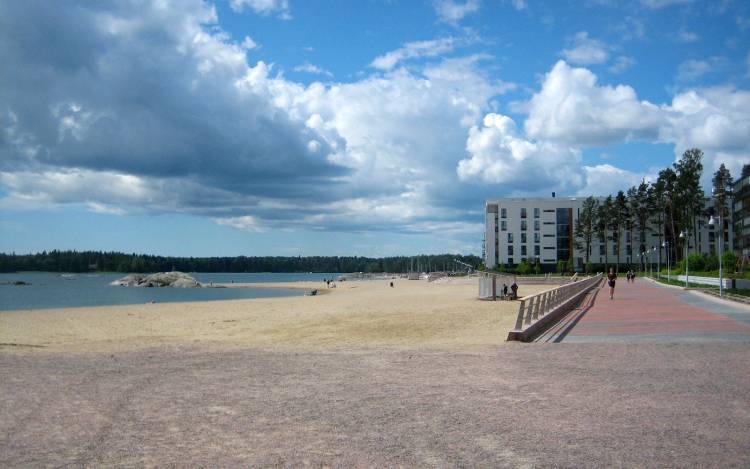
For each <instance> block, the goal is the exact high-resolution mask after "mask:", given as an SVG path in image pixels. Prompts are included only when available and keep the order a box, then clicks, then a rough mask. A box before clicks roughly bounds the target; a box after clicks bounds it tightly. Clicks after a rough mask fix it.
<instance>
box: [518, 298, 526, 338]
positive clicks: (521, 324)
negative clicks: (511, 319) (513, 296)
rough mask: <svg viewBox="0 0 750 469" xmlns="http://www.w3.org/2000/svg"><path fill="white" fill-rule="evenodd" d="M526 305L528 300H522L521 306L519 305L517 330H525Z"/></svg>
mask: <svg viewBox="0 0 750 469" xmlns="http://www.w3.org/2000/svg"><path fill="white" fill-rule="evenodd" d="M525 304H526V300H521V304H520V305H518V317H517V318H516V330H517V331H520V330H521V329H523V307H524V305H525Z"/></svg>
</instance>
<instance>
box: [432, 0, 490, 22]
mask: <svg viewBox="0 0 750 469" xmlns="http://www.w3.org/2000/svg"><path fill="white" fill-rule="evenodd" d="M433 7H434V8H435V13H437V15H438V18H440V20H441V21H445V22H446V23H450V24H456V23H458V22H459V21H461V20H462V19H463V18H464V17H465V16H466V15H468V14H469V13H474V12H476V11H479V0H466V1H465V2H460V1H456V0H435V1H434V2H433Z"/></svg>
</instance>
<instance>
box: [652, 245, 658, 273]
mask: <svg viewBox="0 0 750 469" xmlns="http://www.w3.org/2000/svg"><path fill="white" fill-rule="evenodd" d="M651 252H652V253H653V254H654V260H653V261H651V265H652V266H653V262H654V261H656V246H651ZM656 271H657V272H658V271H659V266H658V265H657V266H656ZM651 276H652V277H653V276H654V268H653V267H651Z"/></svg>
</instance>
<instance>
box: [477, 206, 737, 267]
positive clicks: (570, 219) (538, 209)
mask: <svg viewBox="0 0 750 469" xmlns="http://www.w3.org/2000/svg"><path fill="white" fill-rule="evenodd" d="M597 199H598V200H599V202H600V203H601V202H603V201H604V200H605V198H604V197H597ZM584 200H585V197H541V198H537V197H524V198H504V199H493V200H488V201H487V202H486V204H485V265H486V266H487V267H488V268H495V267H497V266H506V267H513V266H515V265H517V264H519V263H521V262H523V261H526V262H528V263H530V264H535V263H539V264H541V266H542V269H543V270H544V271H550V270H553V269H554V268H555V266H556V265H557V263H558V262H559V261H566V262H568V261H570V260H571V259H572V263H573V267H574V269H576V270H583V268H584V264H585V262H586V252H585V247H584V246H581V247H580V249H579V248H577V247H576V246H577V245H582V244H583V243H581V242H579V243H576V239H575V224H576V221H577V220H578V217H579V215H580V212H581V209H582V205H583V201H584ZM706 203H707V204H709V203H710V200H708V199H707V201H706ZM718 230H719V228H718V224H717V225H710V224H709V223H708V218H707V217H706V218H705V219H700V220H699V221H698V228H697V230H696V231H697V236H693V235H692V234H691V235H690V238H689V240H690V244H689V246H688V249H689V252H690V253H692V252H702V253H711V252H713V253H716V254H718V252H719V251H718V249H719V247H718V240H719V238H718V236H717V234H718ZM610 236H611V234H610ZM620 236H621V241H620V243H619V249H618V243H617V242H614V241H613V240H612V239H609V240H606V241H604V242H601V241H600V240H599V239H598V238H597V236H596V235H594V236H593V238H592V242H591V245H590V247H589V248H590V252H589V256H588V258H589V262H591V263H593V264H609V265H617V264H619V265H620V266H622V267H625V266H633V268H637V266H638V265H643V264H645V265H648V264H649V263H653V264H654V265H657V264H661V265H666V264H667V260H668V259H667V251H670V253H669V260H670V261H671V262H672V263H673V262H674V259H673V258H674V255H675V250H674V248H672V249H669V244H670V240H668V239H665V235H664V233H663V232H662V231H661V228H660V227H659V226H658V224H657V223H654V224H651V225H650V226H649V229H648V230H646V232H645V233H644V234H643V237H641V234H640V233H639V232H638V231H637V230H633V232H632V233H631V232H628V231H626V230H623V232H622V233H621V234H620ZM733 237H734V236H733V232H732V229H731V220H726V222H725V230H724V241H725V244H724V246H725V249H727V250H729V249H731V246H732V245H733ZM665 241H666V243H667V245H666V246H665ZM682 246H684V245H683V244H681V243H680V249H682ZM643 253H645V255H644V254H643ZM680 258H682V255H680Z"/></svg>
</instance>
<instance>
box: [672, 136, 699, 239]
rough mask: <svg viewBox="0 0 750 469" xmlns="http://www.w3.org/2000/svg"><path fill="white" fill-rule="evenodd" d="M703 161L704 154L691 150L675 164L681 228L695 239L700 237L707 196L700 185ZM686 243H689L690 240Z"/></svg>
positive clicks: (694, 149)
mask: <svg viewBox="0 0 750 469" xmlns="http://www.w3.org/2000/svg"><path fill="white" fill-rule="evenodd" d="M702 159H703V152H702V151H701V150H699V149H697V148H691V149H689V150H687V151H685V153H683V154H682V157H681V158H680V159H679V160H678V161H677V162H676V163H674V164H673V167H674V170H675V173H676V174H677V179H676V181H675V195H676V199H677V200H676V202H677V208H678V210H679V211H680V212H681V216H680V218H681V228H682V229H684V230H686V231H687V232H690V233H692V236H693V239H696V238H697V236H698V218H699V217H702V216H703V215H704V206H703V201H704V199H705V194H704V192H703V188H702V187H701V184H700V178H701V174H702V173H703V163H702ZM684 241H685V242H687V241H688V238H685V240H684ZM688 244H689V243H688Z"/></svg>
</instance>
